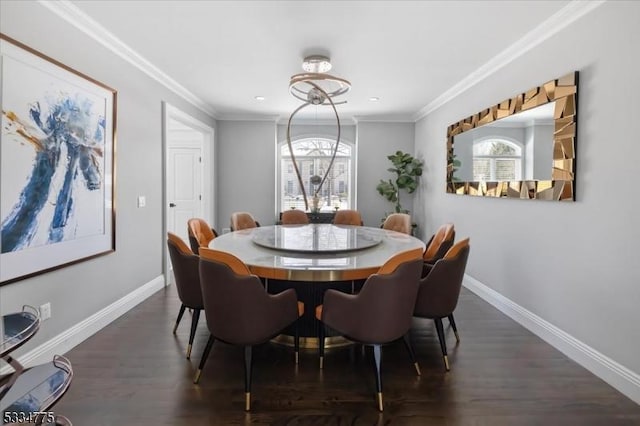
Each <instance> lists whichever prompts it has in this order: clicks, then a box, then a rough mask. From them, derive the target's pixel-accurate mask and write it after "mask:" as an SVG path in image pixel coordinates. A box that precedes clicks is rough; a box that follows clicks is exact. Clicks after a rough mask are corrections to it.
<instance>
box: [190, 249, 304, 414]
mask: <svg viewBox="0 0 640 426" xmlns="http://www.w3.org/2000/svg"><path fill="white" fill-rule="evenodd" d="M200 281H201V283H202V297H203V301H204V309H205V312H206V318H207V326H208V328H209V332H210V336H209V340H208V341H207V345H206V347H205V349H204V352H203V354H202V360H201V361H200V365H199V366H198V371H197V373H196V376H195V379H194V383H198V381H199V380H200V374H201V373H202V369H203V368H204V364H205V362H206V361H207V357H208V356H209V352H210V351H211V347H212V346H213V342H214V341H215V340H216V339H217V340H220V341H222V342H226V343H229V344H232V345H239V346H244V367H245V410H247V411H249V410H250V409H251V353H252V347H253V346H254V345H257V344H260V343H264V342H266V341H268V340H269V339H271V338H273V337H274V336H276V335H277V334H278V333H280V332H281V331H282V330H283V329H285V328H286V327H288V326H289V325H291V324H293V323H296V326H295V327H294V329H295V336H294V346H295V355H296V357H295V359H296V363H297V362H298V349H299V342H300V339H299V336H298V330H297V328H298V327H297V320H298V318H299V317H301V316H302V314H303V313H304V304H302V303H301V302H298V299H297V295H296V291H295V290H294V289H288V290H285V291H283V292H281V293H278V294H275V295H271V294H268V293H267V292H266V291H265V289H264V287H263V286H262V283H261V282H260V278H258V277H257V276H255V275H251V273H250V271H249V268H248V267H247V265H245V264H244V263H243V262H242V261H241V260H240V259H238V258H237V257H235V256H234V255H232V254H230V253H226V252H223V251H219V250H213V249H209V248H201V249H200Z"/></svg>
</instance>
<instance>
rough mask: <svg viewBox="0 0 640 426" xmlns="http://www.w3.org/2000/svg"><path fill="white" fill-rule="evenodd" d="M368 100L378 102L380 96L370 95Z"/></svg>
mask: <svg viewBox="0 0 640 426" xmlns="http://www.w3.org/2000/svg"><path fill="white" fill-rule="evenodd" d="M369 100H370V101H371V102H378V101H379V100H380V98H379V97H377V96H372V97H370V98H369Z"/></svg>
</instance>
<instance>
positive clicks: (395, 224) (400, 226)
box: [382, 213, 411, 235]
mask: <svg viewBox="0 0 640 426" xmlns="http://www.w3.org/2000/svg"><path fill="white" fill-rule="evenodd" d="M382 229H388V230H390V231H396V232H402V233H403V234H407V235H411V216H409V215H408V214H406V213H392V214H390V215H389V216H387V218H386V219H385V220H384V223H383V224H382Z"/></svg>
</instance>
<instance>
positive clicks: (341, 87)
mask: <svg viewBox="0 0 640 426" xmlns="http://www.w3.org/2000/svg"><path fill="white" fill-rule="evenodd" d="M302 69H303V70H305V71H307V72H304V73H301V74H295V75H293V76H292V77H291V80H290V81H289V91H290V92H291V94H292V95H293V96H294V97H296V98H298V99H300V100H301V101H304V102H310V103H311V104H313V105H329V104H330V103H329V101H328V98H335V97H338V96H341V95H344V94H345V93H347V92H348V91H349V90H351V83H350V82H349V81H348V80H345V79H344V78H340V77H334V76H332V75H330V74H327V73H326V72H327V71H329V70H330V69H331V62H330V61H329V58H327V57H326V56H320V55H312V56H307V57H306V58H304V61H303V62H302ZM311 83H315V85H314V84H311ZM314 86H320V88H321V89H322V90H321V91H319V90H316V87H314ZM346 102H347V101H340V102H332V103H334V104H336V105H339V104H343V103H346Z"/></svg>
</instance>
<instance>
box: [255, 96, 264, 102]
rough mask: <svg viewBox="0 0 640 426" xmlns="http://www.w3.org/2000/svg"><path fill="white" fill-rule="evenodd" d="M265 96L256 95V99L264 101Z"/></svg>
mask: <svg viewBox="0 0 640 426" xmlns="http://www.w3.org/2000/svg"><path fill="white" fill-rule="evenodd" d="M265 99H266V98H265V97H264V96H256V101H260V102H262V101H264V100H265Z"/></svg>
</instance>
